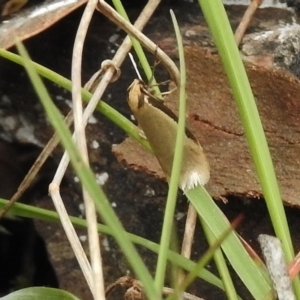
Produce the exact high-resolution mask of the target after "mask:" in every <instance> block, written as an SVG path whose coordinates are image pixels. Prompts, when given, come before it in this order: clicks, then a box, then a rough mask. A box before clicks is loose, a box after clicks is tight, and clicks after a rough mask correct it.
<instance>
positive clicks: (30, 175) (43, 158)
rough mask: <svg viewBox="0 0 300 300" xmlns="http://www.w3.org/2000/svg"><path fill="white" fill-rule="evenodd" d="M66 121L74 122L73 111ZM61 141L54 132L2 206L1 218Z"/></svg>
mask: <svg viewBox="0 0 300 300" xmlns="http://www.w3.org/2000/svg"><path fill="white" fill-rule="evenodd" d="M64 121H65V123H66V124H67V126H70V124H71V123H72V122H73V112H72V111H70V112H69V113H68V115H67V116H66V117H65V120H64ZM58 143H59V138H58V135H57V134H54V135H53V136H52V137H51V139H50V140H49V141H48V143H47V145H46V146H45V147H44V148H43V150H42V152H41V153H40V154H39V156H38V158H37V159H36V160H35V162H34V164H33V165H32V167H31V168H30V170H29V171H28V173H27V174H26V176H25V177H24V179H23V180H22V182H21V183H20V185H19V187H18V189H17V191H16V192H15V194H14V195H13V196H12V198H11V199H10V200H9V202H8V203H7V204H6V205H5V206H4V207H3V208H2V210H1V211H0V220H1V218H3V217H4V216H5V214H6V213H7V212H8V211H9V209H10V208H11V207H12V206H13V205H14V203H15V202H17V201H18V200H19V199H20V197H22V195H23V194H24V193H25V191H26V190H27V189H28V188H29V187H30V185H31V184H32V182H33V181H34V179H35V178H36V175H37V174H38V172H39V171H40V169H41V168H42V166H43V165H44V163H45V161H46V160H47V159H48V157H49V156H50V155H51V153H52V151H53V150H54V149H55V147H56V146H57V144H58Z"/></svg>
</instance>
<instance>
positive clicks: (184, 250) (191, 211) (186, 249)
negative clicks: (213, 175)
mask: <svg viewBox="0 0 300 300" xmlns="http://www.w3.org/2000/svg"><path fill="white" fill-rule="evenodd" d="M197 215H198V213H197V211H196V209H195V207H194V206H193V204H191V203H189V208H188V213H187V216H186V221H185V228H184V235H183V241H182V246H181V255H182V256H183V257H185V258H190V257H191V252H192V245H193V241H194V233H195V228H196V221H197ZM184 279H185V272H184V271H183V270H180V273H179V276H178V283H179V284H180V283H182V282H183V281H184Z"/></svg>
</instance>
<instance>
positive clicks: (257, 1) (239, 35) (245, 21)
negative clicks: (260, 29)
mask: <svg viewBox="0 0 300 300" xmlns="http://www.w3.org/2000/svg"><path fill="white" fill-rule="evenodd" d="M262 2H263V0H252V1H251V3H250V4H249V6H248V7H247V10H246V12H245V13H244V15H243V18H242V20H241V22H240V24H239V26H238V28H237V29H236V31H235V34H234V37H235V41H236V44H237V45H238V46H239V45H240V43H241V41H242V39H243V37H244V35H245V32H246V30H247V28H248V26H249V24H250V22H251V19H252V17H253V15H254V13H255V12H256V10H257V8H258V7H259V6H260V5H261V4H262Z"/></svg>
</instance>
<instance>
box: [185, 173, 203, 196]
mask: <svg viewBox="0 0 300 300" xmlns="http://www.w3.org/2000/svg"><path fill="white" fill-rule="evenodd" d="M208 180H209V173H207V174H204V173H202V172H199V171H192V172H190V173H189V174H186V175H185V176H184V177H183V178H182V180H181V182H180V188H181V189H182V190H183V191H184V192H187V191H189V190H192V189H193V188H195V187H197V186H199V185H201V186H204V185H205V184H206V183H207V182H208Z"/></svg>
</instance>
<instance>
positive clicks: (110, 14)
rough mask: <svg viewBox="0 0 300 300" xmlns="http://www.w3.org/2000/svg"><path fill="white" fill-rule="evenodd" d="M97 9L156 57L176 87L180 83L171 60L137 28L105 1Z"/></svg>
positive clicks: (101, 0) (100, 1)
mask: <svg viewBox="0 0 300 300" xmlns="http://www.w3.org/2000/svg"><path fill="white" fill-rule="evenodd" d="M98 9H99V10H100V11H101V12H102V13H103V14H104V15H105V16H106V17H107V18H108V19H110V20H111V21H112V22H114V23H115V24H116V25H118V26H119V27H120V28H122V29H123V30H124V31H126V32H127V34H129V35H131V36H133V37H135V38H136V39H137V40H138V41H139V42H140V43H141V44H142V45H143V46H144V47H145V48H146V49H148V50H149V51H150V52H152V53H153V54H155V55H156V57H157V58H158V59H159V60H160V61H161V62H162V63H163V64H164V66H165V67H166V69H167V70H168V72H169V74H170V76H171V78H172V79H173V81H174V82H175V84H176V85H177V86H178V85H179V82H180V76H179V71H178V68H177V66H176V65H175V63H174V62H173V60H172V59H171V58H170V57H169V56H168V55H167V54H166V53H165V52H164V51H162V50H161V49H160V48H158V47H157V45H156V44H155V43H153V42H152V41H151V40H150V39H149V38H147V37H146V36H145V35H144V34H143V33H142V32H141V31H140V30H139V29H138V28H137V27H135V26H134V25H132V24H131V23H130V22H128V21H126V20H125V19H124V18H123V17H122V16H121V15H120V14H118V13H117V12H116V11H115V10H114V9H113V8H112V7H111V6H109V5H108V4H107V3H106V2H105V1H103V0H99V5H98Z"/></svg>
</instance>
